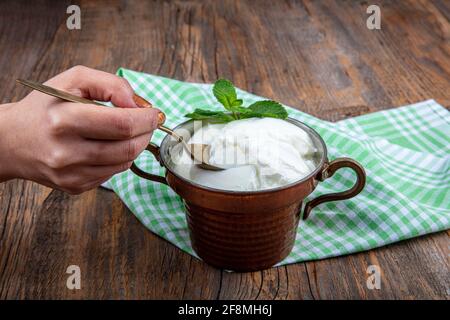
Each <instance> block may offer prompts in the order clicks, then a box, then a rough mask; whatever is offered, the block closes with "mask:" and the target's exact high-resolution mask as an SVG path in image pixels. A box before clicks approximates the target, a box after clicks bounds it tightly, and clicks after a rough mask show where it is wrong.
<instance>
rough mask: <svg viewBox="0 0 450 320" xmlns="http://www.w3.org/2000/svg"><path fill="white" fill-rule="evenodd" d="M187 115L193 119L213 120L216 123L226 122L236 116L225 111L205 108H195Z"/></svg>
mask: <svg viewBox="0 0 450 320" xmlns="http://www.w3.org/2000/svg"><path fill="white" fill-rule="evenodd" d="M185 117H187V118H190V119H193V120H211V122H215V123H224V122H230V121H233V120H234V118H233V117H232V116H231V115H229V114H226V113H225V112H223V111H211V110H205V109H195V110H194V112H192V113H188V114H186V115H185Z"/></svg>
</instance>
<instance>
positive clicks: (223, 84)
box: [213, 79, 242, 111]
mask: <svg viewBox="0 0 450 320" xmlns="http://www.w3.org/2000/svg"><path fill="white" fill-rule="evenodd" d="M213 94H214V96H215V97H216V99H217V100H218V101H219V102H220V103H221V104H222V105H223V106H224V107H225V109H227V110H230V111H231V109H232V107H233V106H236V104H237V103H239V102H237V101H239V100H238V99H237V95H236V89H235V88H234V86H233V84H232V83H231V82H230V81H228V80H226V79H219V80H217V81H216V82H215V83H214V86H213ZM241 104H242V100H240V103H239V104H238V105H241Z"/></svg>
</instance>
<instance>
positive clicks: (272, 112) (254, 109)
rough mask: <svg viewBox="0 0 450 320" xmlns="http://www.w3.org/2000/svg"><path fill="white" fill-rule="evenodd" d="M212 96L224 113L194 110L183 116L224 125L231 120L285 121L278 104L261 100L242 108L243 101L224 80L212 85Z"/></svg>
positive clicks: (285, 113) (231, 85)
mask: <svg viewBox="0 0 450 320" xmlns="http://www.w3.org/2000/svg"><path fill="white" fill-rule="evenodd" d="M213 94H214V96H215V97H216V99H217V101H219V102H220V103H221V104H222V105H223V107H224V108H225V110H226V111H228V112H231V114H230V113H226V112H223V111H211V110H205V109H195V110H194V112H192V113H188V114H186V115H185V117H187V118H191V119H194V120H210V121H211V122H215V123H226V122H230V121H233V120H239V119H247V118H266V117H270V118H278V119H286V118H287V117H288V113H287V111H286V109H285V108H284V107H283V106H282V105H281V104H280V103H278V102H276V101H272V100H263V101H258V102H255V103H253V104H251V105H250V106H248V107H243V106H242V105H243V100H242V99H238V97H237V94H236V89H235V88H234V86H233V84H232V83H231V82H230V81H229V80H226V79H219V80H217V81H216V82H215V83H214V86H213Z"/></svg>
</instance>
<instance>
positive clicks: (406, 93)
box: [0, 0, 450, 299]
mask: <svg viewBox="0 0 450 320" xmlns="http://www.w3.org/2000/svg"><path fill="white" fill-rule="evenodd" d="M71 2H72V1H33V2H32V3H30V2H29V1H15V0H14V1H2V2H0V48H1V49H0V66H1V73H0V77H1V81H0V83H1V86H0V93H1V95H0V97H1V102H2V103H6V102H8V101H11V100H13V101H17V100H18V99H21V98H22V97H23V96H24V95H25V94H26V92H27V90H26V89H24V88H22V87H20V86H16V85H15V83H14V79H16V78H19V77H21V78H26V79H34V80H38V81H44V80H46V79H47V78H49V77H51V76H53V75H55V74H57V73H59V72H61V71H63V70H65V69H67V68H69V67H71V66H73V65H76V64H83V65H87V66H90V67H94V68H98V69H102V70H106V71H109V72H115V71H116V69H117V68H118V67H120V66H124V67H127V68H130V69H134V70H139V71H144V72H147V73H153V74H159V75H163V76H167V77H171V78H176V79H180V80H186V81H198V82H213V81H214V80H216V79H217V78H218V77H219V76H220V77H226V78H229V79H232V80H233V81H234V82H235V83H236V85H237V86H239V87H241V88H243V89H245V90H248V91H251V92H254V93H256V94H258V95H262V96H266V97H270V98H273V99H275V100H279V101H281V102H283V103H285V104H287V105H291V106H295V107H297V108H298V109H300V110H303V111H306V112H308V113H310V114H312V115H315V116H317V117H320V118H322V119H326V120H331V121H337V120H340V119H344V118H347V117H351V116H357V115H361V114H364V113H368V112H373V111H377V110H381V109H386V108H391V107H394V106H401V105H404V104H408V103H413V102H417V101H422V100H425V99H429V98H434V99H436V100H437V101H438V102H439V103H441V104H442V105H444V106H446V107H447V108H448V107H449V106H450V45H449V39H450V24H449V16H450V3H449V2H448V1H444V0H442V1H425V0H424V1H415V0H411V1H381V2H380V1H377V3H378V4H379V5H380V6H381V30H369V29H368V28H367V27H366V19H367V17H368V14H367V13H366V8H367V7H368V5H369V4H370V1H339V2H333V1H314V2H313V1H290V0H287V1H253V0H247V1H98V2H97V1H96V2H90V1H80V2H78V4H79V5H80V7H81V14H82V16H81V24H82V25H81V30H68V29H67V27H66V18H67V17H68V15H67V14H66V9H67V7H68V5H70V4H71ZM449 244H450V243H449V232H448V231H447V232H441V233H438V234H434V235H429V236H424V237H421V238H417V239H413V240H408V241H404V242H402V243H397V244H394V245H390V246H387V247H383V248H380V249H376V250H371V251H369V252H363V253H359V254H353V255H350V256H344V257H339V258H333V259H326V260H322V261H311V262H306V263H298V264H294V265H290V266H286V267H280V268H272V269H269V270H265V271H262V272H254V273H243V274H239V273H227V272H224V271H221V270H217V269H214V268H212V267H210V266H208V265H206V264H204V263H202V262H200V261H198V260H196V259H195V258H192V257H191V256H189V255H187V254H185V253H183V252H181V251H180V250H178V249H177V248H175V247H174V246H172V245H171V244H169V243H167V242H166V241H164V240H162V239H160V238H159V237H157V236H156V235H154V234H152V233H151V232H149V231H148V230H147V229H145V227H144V226H142V225H141V224H140V223H139V222H138V220H137V219H136V218H135V217H134V216H133V214H132V213H131V212H130V211H129V210H128V209H127V208H126V207H125V205H124V204H123V203H122V202H121V201H120V200H119V199H118V197H117V196H115V195H114V194H113V193H112V192H109V191H106V190H102V189H97V190H92V191H90V192H86V193H84V194H82V195H80V196H70V195H67V194H65V193H63V192H60V191H56V190H51V189H48V188H45V187H42V186H39V185H37V184H35V183H30V182H26V181H18V180H16V181H9V182H7V183H3V184H0V298H3V299H5V298H7V299H15V298H51V299H61V298H77V299H78V298H94V299H123V298H124V299H128V298H134V299H152V298H164V299H166V298H174V299H182V298H192V299H227V298H232V299H334V298H337V299H348V298H350V299H355V298H356V299H359V298H362V299H366V298H389V299H390V298H394V299H397V298H406V299H415V298H425V299H428V298H432V299H435V298H441V299H442V298H443V299H448V298H449V297H450V277H449V274H450V272H449V260H448V259H449V258H448V254H449ZM72 264H73V265H79V266H80V268H81V272H82V274H81V275H82V283H81V284H82V289H81V290H68V289H67V288H66V279H67V277H68V275H67V274H66V268H67V267H68V266H69V265H72ZM372 264H376V265H379V266H380V268H381V270H382V277H381V281H382V282H381V290H369V289H367V287H366V279H367V274H366V269H367V267H368V266H369V265H372Z"/></svg>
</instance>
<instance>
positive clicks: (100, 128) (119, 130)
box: [67, 103, 160, 140]
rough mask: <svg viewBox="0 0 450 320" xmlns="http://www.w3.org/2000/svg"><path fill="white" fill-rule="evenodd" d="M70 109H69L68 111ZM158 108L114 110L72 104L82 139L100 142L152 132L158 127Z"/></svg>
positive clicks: (74, 118) (112, 108)
mask: <svg viewBox="0 0 450 320" xmlns="http://www.w3.org/2000/svg"><path fill="white" fill-rule="evenodd" d="M68 109H69V108H68ZM159 113H160V111H159V110H158V109H155V108H114V107H106V106H97V105H89V104H78V103H71V106H70V110H67V114H68V116H70V115H72V119H73V120H72V121H73V123H72V128H73V129H74V131H76V132H77V133H78V134H79V135H80V136H82V137H85V138H89V139H100V140H125V139H131V138H133V137H137V136H140V135H142V134H146V133H150V132H152V131H153V130H155V129H156V128H157V127H158V114H159Z"/></svg>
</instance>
